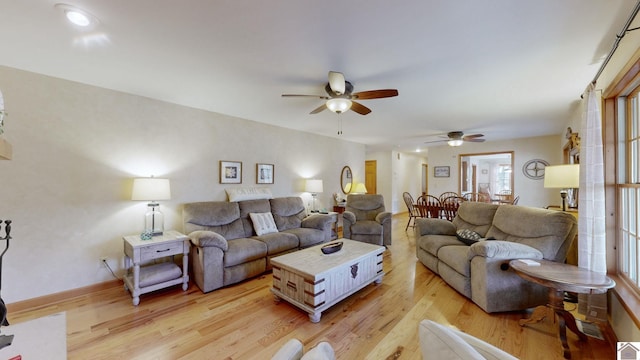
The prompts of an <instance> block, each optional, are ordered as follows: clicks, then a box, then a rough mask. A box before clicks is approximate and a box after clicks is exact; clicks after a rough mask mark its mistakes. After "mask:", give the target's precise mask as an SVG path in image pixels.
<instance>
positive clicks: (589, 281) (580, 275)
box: [509, 260, 616, 359]
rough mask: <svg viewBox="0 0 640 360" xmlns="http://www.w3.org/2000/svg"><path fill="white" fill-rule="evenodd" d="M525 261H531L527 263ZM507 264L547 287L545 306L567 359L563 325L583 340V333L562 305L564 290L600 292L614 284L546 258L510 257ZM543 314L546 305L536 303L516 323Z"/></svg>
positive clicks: (527, 278)
mask: <svg viewBox="0 0 640 360" xmlns="http://www.w3.org/2000/svg"><path fill="white" fill-rule="evenodd" d="M529 261H530V262H531V265H528V264H527V262H529ZM536 264H537V265H536ZM509 267H510V268H511V269H512V270H513V271H515V273H516V274H518V275H519V276H520V277H522V278H523V279H525V280H528V281H531V282H534V283H536V284H540V285H542V286H544V287H547V288H548V289H549V307H550V308H551V309H553V311H554V313H555V315H556V317H557V318H558V336H559V337H560V341H561V342H562V348H563V355H564V358H565V359H571V350H570V349H569V344H568V343H567V327H568V328H569V330H571V331H573V332H574V333H575V334H576V335H578V338H580V340H581V341H586V340H587V336H586V335H585V334H583V333H582V332H581V331H580V330H579V329H578V327H577V325H576V319H575V318H574V317H573V314H571V313H570V312H568V311H567V310H565V309H564V302H563V299H564V292H565V291H569V292H575V293H578V294H603V293H606V292H607V290H608V289H610V288H612V287H614V286H615V285H616V283H615V281H613V280H611V279H610V278H609V277H608V276H607V275H604V274H600V273H596V272H593V271H590V270H587V269H583V268H580V267H577V266H574V265H569V264H563V263H559V262H554V261H547V260H511V261H510V262H509ZM546 315H547V307H546V306H538V307H536V308H535V309H534V310H533V313H532V314H531V317H529V319H523V320H520V326H524V325H525V324H530V323H536V322H539V321H541V320H543V319H544V318H545V317H546Z"/></svg>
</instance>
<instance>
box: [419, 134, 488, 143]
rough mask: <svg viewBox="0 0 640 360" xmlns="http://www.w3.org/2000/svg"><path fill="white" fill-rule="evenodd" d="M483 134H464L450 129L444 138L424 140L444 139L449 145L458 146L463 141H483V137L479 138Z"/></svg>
mask: <svg viewBox="0 0 640 360" xmlns="http://www.w3.org/2000/svg"><path fill="white" fill-rule="evenodd" d="M483 136H484V135H483V134H473V135H465V134H464V133H463V132H462V131H450V132H448V133H447V137H446V138H445V139H442V140H433V141H425V144H430V143H437V142H444V141H446V142H447V144H449V146H460V145H462V143H464V142H484V140H485V139H481V137H483ZM443 137H444V136H443Z"/></svg>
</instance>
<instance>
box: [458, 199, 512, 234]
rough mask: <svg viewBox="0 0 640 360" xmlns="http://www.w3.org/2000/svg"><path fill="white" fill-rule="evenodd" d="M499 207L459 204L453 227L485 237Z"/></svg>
mask: <svg viewBox="0 0 640 360" xmlns="http://www.w3.org/2000/svg"><path fill="white" fill-rule="evenodd" d="M499 206H501V205H497V204H487V203H481V202H475V201H465V202H463V203H462V204H460V207H459V208H458V212H457V214H456V217H455V218H454V219H453V225H455V227H456V229H469V230H473V231H475V232H477V233H478V234H480V236H482V237H485V236H486V234H487V231H488V230H489V228H490V227H491V223H492V222H493V218H494V216H495V214H496V211H497V210H498V207H499Z"/></svg>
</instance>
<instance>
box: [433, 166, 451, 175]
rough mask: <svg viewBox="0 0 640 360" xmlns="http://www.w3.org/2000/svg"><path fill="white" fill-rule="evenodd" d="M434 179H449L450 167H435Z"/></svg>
mask: <svg viewBox="0 0 640 360" xmlns="http://www.w3.org/2000/svg"><path fill="white" fill-rule="evenodd" d="M433 177H449V167H448V166H434V167H433Z"/></svg>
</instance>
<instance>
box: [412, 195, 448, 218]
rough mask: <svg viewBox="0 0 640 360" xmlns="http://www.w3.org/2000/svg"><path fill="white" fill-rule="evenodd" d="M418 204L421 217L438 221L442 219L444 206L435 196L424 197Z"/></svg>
mask: <svg viewBox="0 0 640 360" xmlns="http://www.w3.org/2000/svg"><path fill="white" fill-rule="evenodd" d="M416 203H417V207H418V210H419V211H420V217H424V218H436V219H437V218H440V217H442V205H441V204H440V200H439V199H438V198H437V197H435V196H433V195H422V196H420V197H419V198H418V200H417V202H416ZM414 221H415V220H414Z"/></svg>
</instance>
